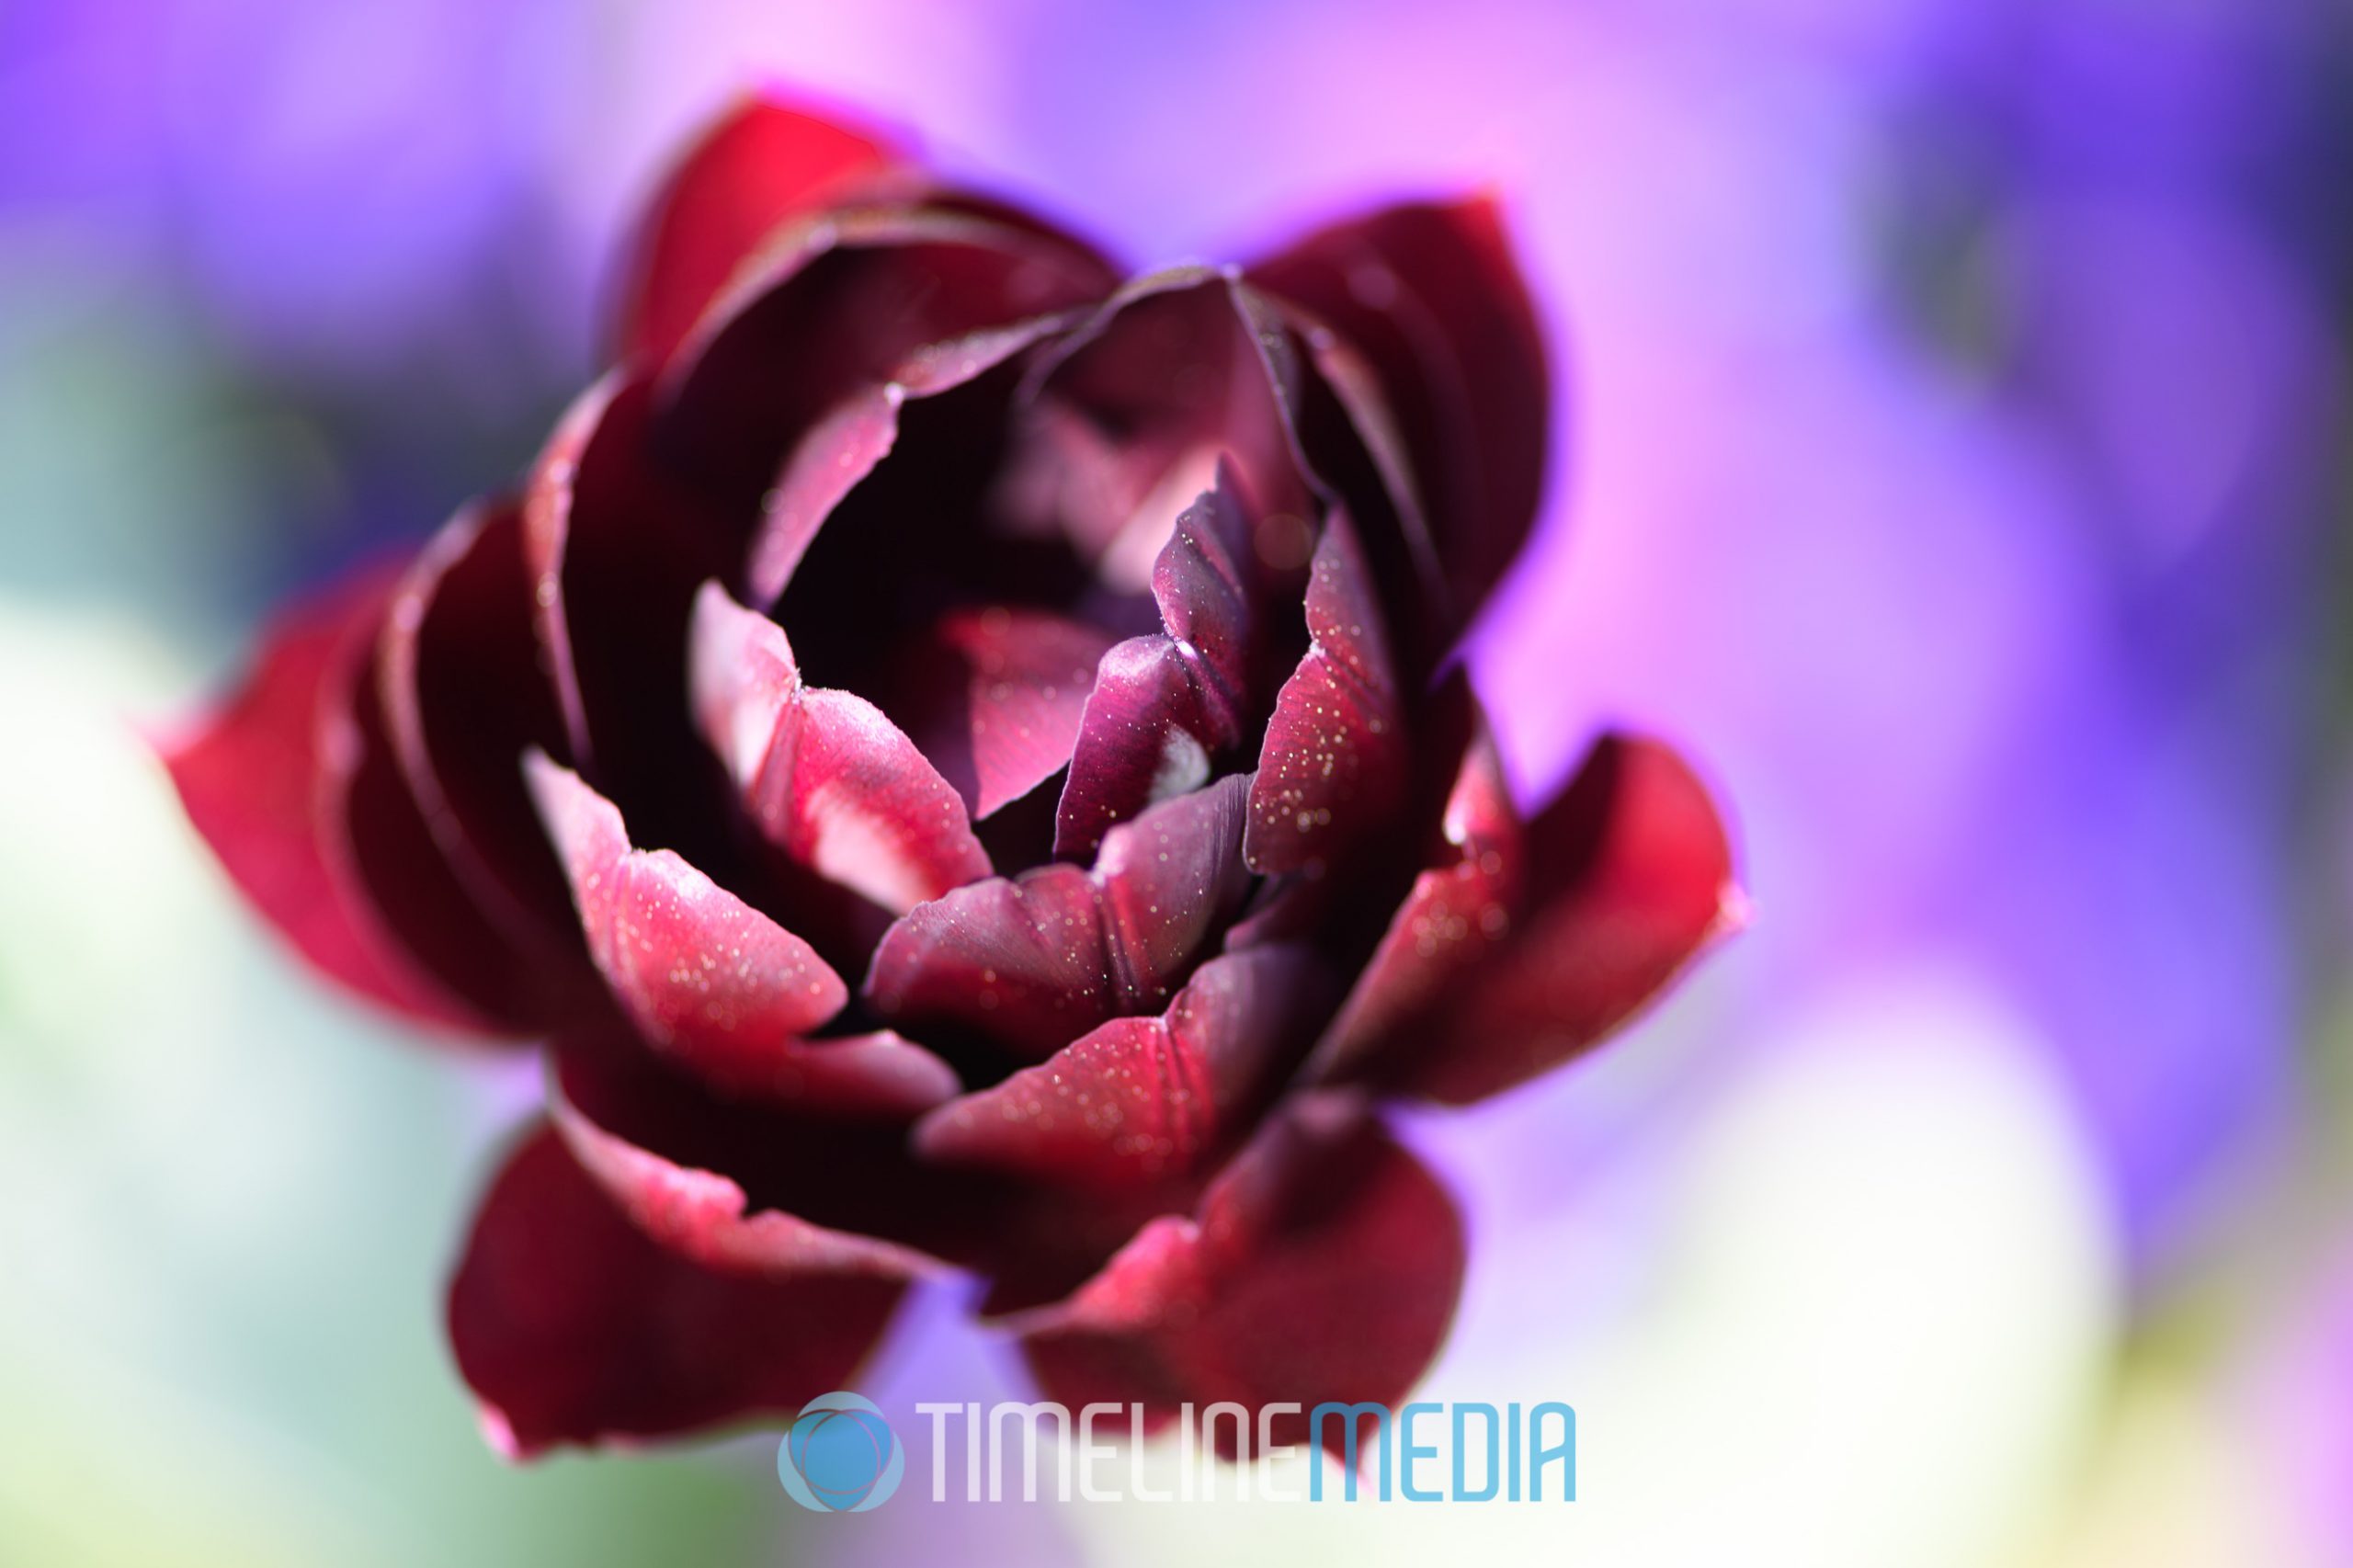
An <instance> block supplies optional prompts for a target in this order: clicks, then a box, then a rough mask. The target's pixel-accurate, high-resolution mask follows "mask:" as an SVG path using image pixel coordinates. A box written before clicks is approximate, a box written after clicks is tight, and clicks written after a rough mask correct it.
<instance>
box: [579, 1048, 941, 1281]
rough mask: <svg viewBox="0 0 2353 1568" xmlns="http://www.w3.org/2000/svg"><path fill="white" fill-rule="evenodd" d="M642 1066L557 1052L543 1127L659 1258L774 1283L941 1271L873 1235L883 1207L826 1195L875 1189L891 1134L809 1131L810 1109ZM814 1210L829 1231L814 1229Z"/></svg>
mask: <svg viewBox="0 0 2353 1568" xmlns="http://www.w3.org/2000/svg"><path fill="white" fill-rule="evenodd" d="M640 1055H641V1053H632V1052H631V1050H630V1047H629V1043H628V1042H627V1041H615V1040H596V1041H591V1042H586V1043H582V1042H574V1043H573V1044H570V1045H567V1046H564V1047H563V1048H562V1049H561V1050H560V1051H558V1052H557V1055H556V1059H555V1077H554V1085H553V1091H552V1093H551V1103H550V1114H551V1115H552V1116H553V1117H554V1119H555V1126H556V1131H559V1132H561V1133H562V1134H563V1141H564V1142H565V1143H566V1144H567V1145H568V1146H570V1148H571V1150H572V1153H573V1157H574V1158H575V1159H577V1160H578V1161H579V1162H580V1164H581V1166H582V1168H583V1169H585V1170H586V1171H587V1172H588V1174H589V1175H590V1176H592V1177H594V1178H595V1179H596V1181H597V1185H598V1186H600V1187H603V1188H604V1189H605V1191H606V1193H607V1195H608V1197H609V1198H610V1199H612V1201H613V1202H614V1203H616V1204H618V1205H619V1206H620V1210H621V1212H622V1213H624V1214H626V1215H627V1216H628V1217H629V1218H630V1220H631V1222H632V1223H634V1224H635V1225H637V1227H638V1228H639V1229H640V1230H642V1231H643V1232H644V1233H646V1235H647V1236H649V1237H651V1238H652V1239H653V1240H654V1241H656V1242H658V1243H660V1244H662V1246H663V1247H664V1248H665V1250H668V1251H671V1252H675V1253H676V1254H677V1255H678V1256H681V1257H687V1258H691V1259H693V1260H695V1261H696V1262H698V1263H701V1264H704V1265H706V1266H708V1267H716V1268H741V1269H754V1270H758V1271H761V1272H766V1273H772V1274H776V1273H812V1272H822V1273H847V1274H871V1275H876V1276H881V1277H884V1278H911V1277H913V1276H915V1275H917V1274H921V1273H925V1272H927V1271H930V1270H932V1269H934V1268H936V1267H937V1265H936V1264H935V1263H934V1261H933V1260H932V1259H931V1258H930V1257H928V1256H926V1255H925V1254H923V1253H922V1252H919V1251H917V1250H915V1249H914V1248H912V1247H909V1246H905V1245H902V1244H897V1243H893V1242H891V1241H886V1240H884V1239H882V1238H881V1237H880V1236H877V1235H875V1234H872V1233H870V1225H871V1224H872V1222H873V1219H874V1216H875V1215H876V1214H878V1213H881V1212H884V1211H886V1210H887V1209H888V1207H889V1203H888V1201H887V1200H888V1199H889V1197H890V1195H882V1196H883V1197H884V1199H885V1201H884V1202H883V1203H880V1204H878V1203H874V1202H872V1201H870V1199H871V1198H872V1197H874V1196H875V1195H870V1194H851V1195H848V1198H847V1201H846V1202H845V1201H842V1200H840V1199H835V1198H834V1197H832V1196H831V1195H829V1194H827V1192H826V1191H825V1187H826V1186H827V1185H828V1184H830V1183H833V1182H836V1181H843V1180H855V1179H858V1177H859V1176H861V1175H864V1176H867V1177H869V1178H871V1176H872V1175H873V1173H874V1172H875V1170H876V1169H877V1168H879V1167H878V1156H887V1155H888V1154H889V1153H891V1152H892V1151H894V1150H895V1149H896V1148H897V1147H898V1143H899V1139H898V1136H897V1131H896V1127H897V1124H896V1123H892V1124H890V1125H888V1126H885V1125H883V1124H881V1123H873V1124H848V1123H843V1122H841V1121H839V1120H836V1119H830V1118H817V1119H813V1118H811V1117H809V1116H807V1115H805V1114H803V1111H804V1109H805V1108H800V1107H792V1108H779V1107H775V1106H773V1105H771V1104H770V1103H769V1102H767V1101H765V1100H758V1099H750V1098H743V1097H733V1096H723V1095H720V1094H714V1093H712V1092H710V1090H707V1089H703V1088H700V1087H698V1086H697V1085H693V1084H689V1083H688V1080H686V1079H684V1078H681V1077H679V1076H677V1075H676V1074H674V1073H670V1072H666V1071H665V1070H664V1069H662V1068H660V1067H658V1066H655V1065H654V1064H652V1063H650V1062H645V1061H642V1060H641V1059H640ZM751 1189H756V1192H755V1191H754V1190H751ZM812 1209H813V1210H816V1211H818V1212H820V1213H823V1214H824V1215H825V1216H826V1218H825V1219H824V1220H818V1219H812V1218H809V1217H808V1215H807V1213H806V1212H804V1210H812ZM895 1229H897V1227H894V1230H895Z"/></svg>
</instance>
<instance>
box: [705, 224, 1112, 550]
mask: <svg viewBox="0 0 2353 1568" xmlns="http://www.w3.org/2000/svg"><path fill="white" fill-rule="evenodd" d="M1111 283H1112V278H1111V275H1110V273H1109V271H1108V268H1107V267H1106V266H1105V264H1104V262H1103V261H1102V259H1101V258H1100V257H1099V256H1096V255H1095V254H1094V253H1093V252H1092V251H1091V250H1090V249H1088V248H1087V247H1086V246H1085V245H1083V244H1079V243H1078V242H1076V241H1074V240H1072V239H1070V238H1068V237H1067V236H1064V235H1062V234H1059V233H1055V232H1053V231H1051V230H1050V229H1047V228H1045V227H1043V226H1042V225H1039V224H1035V223H1030V222H1009V221H1004V220H1000V219H998V218H994V217H986V216H981V215H978V214H976V213H973V212H971V211H959V210H952V209H949V208H947V207H943V206H937V205H935V206H929V207H904V206H902V207H892V206H865V207H857V208H847V209H843V210H836V211H832V212H827V213H824V214H819V215H813V216H811V217H807V218H803V219H801V220H798V221H794V222H787V223H786V224H784V225H783V226H782V227H780V228H779V229H778V230H777V231H776V232H775V233H773V234H771V235H770V236H769V238H768V240H767V243H766V244H764V245H763V246H762V248H761V250H760V253H759V254H758V256H756V257H755V258H753V260H751V261H750V262H748V263H747V264H746V265H745V267H743V268H741V269H740V270H739V271H738V272H737V274H736V276H735V278H734V279H733V281H732V282H731V283H730V284H729V285H728V287H727V289H726V290H724V291H723V292H722V294H721V296H720V297H719V299H718V300H717V301H714V302H713V303H712V305H711V307H710V310H708V311H707V312H704V315H703V317H702V319H701V320H700V322H699V323H698V324H697V325H696V327H695V329H694V331H693V332H692V334H690V335H689V336H688V339H687V341H686V342H685V343H684V344H683V345H681V347H680V348H679V350H678V353H677V355H676V358H675V359H674V360H673V362H672V364H671V366H670V368H669V369H668V370H667V371H665V374H664V377H663V381H662V391H663V397H662V402H663V414H662V418H661V422H660V424H661V435H662V437H663V441H664V445H665V451H667V452H668V453H669V454H670V456H671V458H672V460H674V461H675V462H676V464H677V465H678V466H679V468H680V470H681V472H693V473H694V474H696V475H697V477H698V479H699V481H700V482H701V483H704V484H706V485H707V486H709V487H710V488H712V489H713V490H714V492H715V493H716V494H722V495H723V496H725V497H727V498H728V499H729V500H730V502H731V504H732V503H733V502H734V501H736V500H739V499H740V500H743V501H746V502H750V501H756V498H757V497H758V496H759V495H760V494H762V493H764V492H765V491H766V490H767V489H768V488H769V487H770V485H771V483H772V482H773V480H774V478H775V475H776V474H777V472H778V471H779V467H780V466H781V464H782V463H783V461H784V460H785V457H786V453H787V450H788V449H789V447H790V444H791V443H792V442H793V441H794V440H795V439H796V438H797V437H799V436H800V434H801V432H802V431H804V430H806V429H807V428H809V427H810V426H812V425H813V424H815V423H816V422H817V421H818V420H819V419H821V418H822V417H823V416H824V415H825V413H826V411H828V410H829V409H833V408H835V407H836V406H837V405H839V404H840V403H842V402H843V400H844V399H846V398H849V397H852V396H853V395H856V394H858V393H859V392H860V389H862V388H866V387H871V386H878V385H880V384H881V383H883V382H885V381H890V380H891V379H892V377H893V375H894V374H895V373H896V371H897V370H898V369H900V367H902V366H903V365H905V364H906V363H908V361H909V360H910V359H911V358H914V357H915V355H916V353H917V351H918V350H920V349H922V348H923V347H925V346H926V345H931V344H938V343H944V342H948V341H949V340H952V339H961V338H965V337H968V336H970V335H972V334H976V333H980V332H983V330H985V329H989V328H995V327H1010V326H1013V325H1014V324H1017V323H1023V322H1026V321H1028V320H1029V319H1030V318H1033V317H1041V316H1051V315H1053V314H1054V313H1056V312H1061V311H1064V310H1068V309H1070V308H1072V307H1074V306H1077V305H1084V304H1091V303H1093V302H1094V301H1097V300H1099V299H1101V298H1102V297H1103V296H1104V294H1105V293H1107V292H1108V290H1109V288H1110V286H1111Z"/></svg>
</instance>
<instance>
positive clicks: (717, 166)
mask: <svg viewBox="0 0 2353 1568" xmlns="http://www.w3.org/2000/svg"><path fill="white" fill-rule="evenodd" d="M897 160H898V154H897V153H895V152H893V151H892V149H891V148H889V147H888V146H887V145H885V144H884V143H883V142H882V141H881V138H879V137H877V136H874V135H872V134H871V133H869V132H865V131H854V130H851V129H849V128H848V127H847V126H843V125H839V124H836V123H835V122H834V121H832V120H830V119H823V118H821V117H819V116H818V115H816V114H813V113H812V112H810V111H809V110H807V109H805V108H799V107H796V106H793V105H790V104H788V103H785V102H783V101H782V100H781V99H779V97H776V96H774V95H773V94H771V93H763V94H760V95H757V96H747V97H745V98H744V99H743V101H741V102H740V103H738V104H736V105H735V107H734V108H732V109H730V110H729V111H728V112H727V113H726V114H724V115H722V117H721V118H720V119H718V121H717V122H716V123H714V124H713V125H712V126H711V127H710V130H708V131H705V132H704V133H703V135H702V139H701V140H700V141H699V142H696V143H695V145H694V146H693V147H692V148H691V149H689V150H688V153H687V155H686V156H685V158H684V159H682V160H681V161H680V162H679V164H678V165H677V166H676V168H675V169H673V170H672V171H671V173H670V176H669V178H668V179H667V180H665V182H664V184H663V187H662V192H661V195H660V196H659V197H657V198H656V199H655V201H654V207H653V209H652V210H651V212H650V213H649V214H648V216H647V218H646V221H645V225H644V229H643V231H642V233H643V238H642V246H643V248H642V253H641V255H640V256H639V257H638V260H637V263H636V266H635V268H634V280H633V282H632V283H631V287H630V290H629V303H628V305H627V307H626V308H625V309H624V310H623V312H622V313H621V349H622V354H623V357H624V358H630V359H632V360H637V361H639V362H641V363H656V362H659V361H660V360H662V359H664V358H667V357H668V355H669V354H670V352H671V351H672V350H673V349H675V348H676V347H677V346H678V344H679V343H680V341H681V340H683V339H684V338H685V337H686V335H687V334H688V331H689V330H690V329H691V328H692V327H693V325H694V324H695V322H696V320H697V319H698V318H699V317H700V316H701V314H702V312H703V311H704V309H705V308H706V307H707V306H709V305H710V301H711V300H712V299H713V298H714V297H715V296H716V295H717V294H718V293H719V291H720V290H721V289H722V287H723V286H724V285H725V284H726V282H727V279H728V278H730V277H731V276H733V273H734V271H735V268H736V267H737V266H738V265H739V264H741V263H742V261H743V260H744V258H745V256H749V255H750V254H751V253H752V252H753V251H754V250H756V248H758V245H759V242H760V241H761V239H762V238H764V237H765V236H766V235H767V233H768V231H769V230H771V229H773V228H775V227H776V226H777V224H779V223H780V222H784V221H785V220H787V219H789V218H791V217H793V216H795V215H797V214H799V213H802V212H806V211H809V210H812V209H814V208H817V207H821V206H823V205H824V204H825V203H826V202H827V201H829V200H832V199H837V198H839V197H840V196H842V195H843V194H845V193H846V192H847V190H849V189H850V188H851V187H854V186H856V184H857V183H858V181H859V180H860V179H861V178H862V177H864V176H873V175H876V174H879V173H881V171H883V170H885V169H887V168H889V167H891V166H892V164H893V163H895V162H896V161H897Z"/></svg>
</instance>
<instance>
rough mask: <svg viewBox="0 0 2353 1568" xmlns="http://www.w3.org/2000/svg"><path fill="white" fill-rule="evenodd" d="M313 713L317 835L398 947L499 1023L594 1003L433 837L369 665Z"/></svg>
mask: <svg viewBox="0 0 2353 1568" xmlns="http://www.w3.org/2000/svg"><path fill="white" fill-rule="evenodd" d="M323 723H324V734H325V737H326V738H325V741H324V751H325V755H326V758H327V761H326V766H325V767H324V770H323V771H322V772H321V774H320V778H319V803H318V806H317V812H318V820H319V824H320V836H321V841H322V843H323V844H324V846H325V851H326V854H327V858H328V862H329V865H330V867H331V869H333V870H334V872H335V875H336V876H338V877H341V878H345V879H347V881H348V885H349V886H350V887H351V888H352V889H353V890H354V893H355V896H357V897H358V898H360V899H362V900H364V901H365V902H366V903H367V904H368V907H369V908H370V909H371V910H373V911H374V912H375V913H376V915H378V916H379V917H380V918H381V920H382V922H383V926H384V929H385V931H386V932H387V934H388V935H390V936H391V937H392V939H393V940H394V941H396V942H397V943H398V944H399V946H400V948H401V949H402V950H403V951H404V952H405V953H408V954H410V955H411V956H413V957H414V958H415V960H416V961H417V963H418V964H419V965H420V966H422V967H423V968H424V969H425V970H426V971H427V972H429V973H430V974H431V975H432V976H433V977H434V979H435V980H436V981H438V983H440V984H441V985H442V986H443V987H444V988H446V989H447V990H448V991H449V994H452V995H454V996H457V997H459V998H460V999H461V1000H462V1001H463V1002H464V1003H465V1004H466V1005H467V1006H469V1007H471V1008H472V1010H473V1011H474V1013H475V1015H476V1016H477V1017H480V1018H481V1019H483V1022H484V1024H485V1025H486V1026H487V1027H488V1028H493V1029H494V1030H497V1031H499V1032H503V1033H510V1034H517V1035H530V1034H540V1033H543V1032H545V1031H547V1030H550V1029H552V1028H559V1027H561V1026H563V1025H564V1024H566V1023H568V1022H574V1021H577V1020H578V1019H580V1018H581V1017H584V1016H587V1015H593V1014H594V1013H595V1012H596V1011H597V1009H598V1008H599V1007H600V1006H602V1002H603V998H602V997H601V995H599V994H597V987H596V986H595V985H594V984H593V983H589V984H583V983H582V982H583V981H585V979H586V978H587V975H586V971H585V968H582V967H574V966H571V965H566V964H561V963H556V964H551V963H549V962H548V961H546V960H545V958H544V956H543V955H542V954H540V953H539V952H535V951H532V950H530V949H527V948H526V947H524V946H521V945H518V944H517V941H516V940H515V938H514V937H511V936H510V935H509V934H508V932H507V931H506V929H504V928H503V927H502V926H500V925H499V923H498V922H497V921H496V919H495V918H494V916H493V915H490V914H489V913H488V912H486V911H485V910H484V909H483V905H482V904H481V903H480V902H478V901H477V899H476V898H475V895H474V893H473V892H472V890H471V889H469V888H468V887H467V886H466V885H465V883H464V882H463V881H460V878H459V876H458V874H457V872H456V871H455V869H453V868H452V867H451V865H450V863H449V858H448V857H447V856H446V855H445V854H444V853H443V852H442V849H441V847H440V846H439V845H438V844H437V843H435V842H434V837H433V830H432V828H431V826H430V825H429V824H427V823H426V818H425V813H424V811H423V809H422V808H421V807H420V805H419V804H418V801H417V800H416V797H415V795H413V794H411V793H410V792H409V785H408V780H407V779H406V778H404V777H403V775H402V772H401V767H400V764H399V762H398V761H397V760H396V758H395V756H394V753H393V748H392V737H391V735H390V733H388V727H387V724H386V722H385V717H384V710H383V703H382V688H381V681H380V680H379V679H378V678H377V676H376V674H375V671H374V669H373V668H372V666H371V667H370V668H369V670H368V671H367V673H365V674H364V675H362V676H360V677H359V678H358V679H355V680H353V681H352V682H351V683H350V684H349V686H348V687H347V688H346V689H341V690H330V691H329V692H328V694H327V708H326V712H325V715H324V720H323Z"/></svg>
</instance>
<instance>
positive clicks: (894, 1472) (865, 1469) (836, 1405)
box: [776, 1393, 907, 1514]
mask: <svg viewBox="0 0 2353 1568" xmlns="http://www.w3.org/2000/svg"><path fill="white" fill-rule="evenodd" d="M906 1471H907V1451H906V1449H904V1448H902V1447H900V1445H899V1437H898V1434H897V1433H895V1432H893V1431H892V1430H891V1424H890V1423H889V1422H888V1421H886V1420H884V1419H883V1418H882V1413H881V1411H880V1410H878V1409H876V1408H875V1406H874V1402H873V1401H872V1400H870V1399H866V1398H862V1397H860V1396H859V1395H858V1394H854V1393H823V1394H819V1395H818V1396H817V1397H816V1398H815V1399H813V1400H811V1401H810V1402H809V1403H807V1404H804V1405H802V1406H801V1415H800V1417H799V1418H798V1419H797V1420H795V1421H794V1422H793V1424H792V1428H791V1430H790V1431H789V1432H787V1433H785V1435H784V1441H783V1442H781V1443H779V1444H778V1445H777V1450H776V1478H777V1479H778V1480H779V1481H781V1482H783V1483H784V1490H785V1491H786V1493H787V1494H790V1497H791V1498H792V1500H793V1501H794V1502H796V1503H798V1504H800V1505H801V1506H802V1507H804V1508H808V1509H811V1510H813V1511H814V1512H816V1513H820V1514H863V1513H865V1512H866V1511H867V1510H868V1509H869V1508H879V1507H881V1506H882V1505H883V1504H884V1503H886V1502H888V1501H889V1500H890V1497H891V1494H892V1493H893V1492H896V1491H897V1490H898V1489H899V1480H900V1478H901V1477H902V1476H904V1475H905V1474H906Z"/></svg>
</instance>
